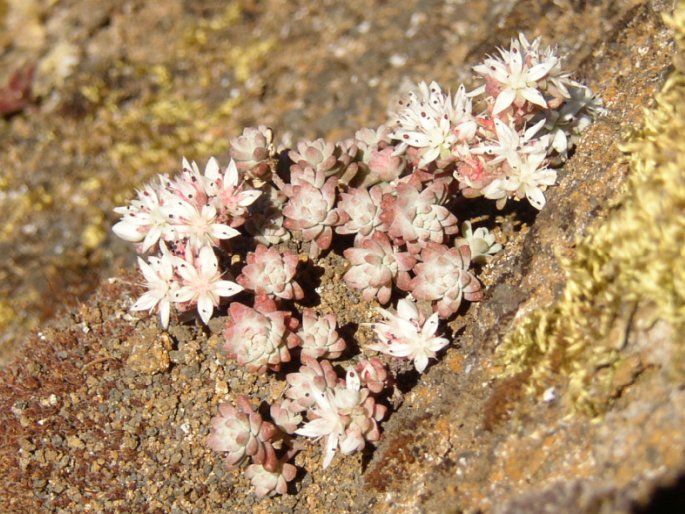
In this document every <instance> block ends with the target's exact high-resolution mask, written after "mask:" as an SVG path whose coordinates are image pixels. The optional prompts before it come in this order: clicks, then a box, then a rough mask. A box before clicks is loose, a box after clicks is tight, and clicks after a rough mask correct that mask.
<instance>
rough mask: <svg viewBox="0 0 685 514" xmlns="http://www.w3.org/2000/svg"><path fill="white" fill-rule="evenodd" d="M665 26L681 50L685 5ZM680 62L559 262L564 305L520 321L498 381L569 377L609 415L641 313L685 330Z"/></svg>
mask: <svg viewBox="0 0 685 514" xmlns="http://www.w3.org/2000/svg"><path fill="white" fill-rule="evenodd" d="M666 20H667V22H668V23H669V24H670V26H671V27H673V29H674V30H675V32H676V41H677V43H678V46H679V49H680V50H682V49H683V48H684V46H685V6H683V5H682V4H681V6H680V7H679V8H678V9H677V10H676V12H675V13H674V15H673V16H672V17H670V18H666ZM676 65H677V67H676V70H675V72H674V73H673V74H672V75H671V77H670V78H669V79H668V81H667V83H666V84H665V86H664V88H663V90H662V91H661V93H659V95H658V96H657V98H656V103H657V106H656V107H655V108H654V109H651V110H649V111H646V113H645V122H644V125H643V127H642V128H641V129H640V130H639V131H638V132H636V133H635V134H633V135H632V136H631V138H630V140H629V142H628V143H626V144H625V145H624V146H623V149H624V150H625V151H626V152H628V153H629V156H628V160H629V162H630V164H631V168H632V171H633V172H632V175H631V178H630V179H629V181H628V185H627V187H626V190H625V192H624V194H622V195H621V198H620V199H619V200H618V202H617V205H616V206H615V207H614V209H613V210H612V211H611V213H610V214H609V216H608V218H607V219H606V221H604V222H603V223H601V224H599V225H597V226H595V227H593V229H592V230H591V231H590V235H589V236H588V237H586V238H585V239H584V240H583V241H581V242H580V244H579V245H578V247H577V252H576V254H575V256H574V257H573V258H572V259H570V260H568V261H567V262H565V263H564V266H565V269H566V270H567V274H568V280H567V283H566V285H565V289H564V292H563V294H562V296H561V298H560V300H559V301H558V302H556V303H555V304H554V305H552V306H550V307H548V308H543V309H539V310H537V311H535V312H533V313H531V314H530V315H529V316H528V317H527V318H526V319H524V320H522V321H521V322H520V323H519V324H518V325H517V327H516V328H515V329H514V330H513V331H512V332H511V333H510V334H509V335H508V337H507V338H506V340H505V342H504V343H503V344H502V345H501V346H500V348H499V349H498V351H497V359H498V361H499V364H500V365H501V366H502V367H503V369H504V373H503V375H504V376H511V375H515V374H519V373H523V372H526V373H530V375H529V376H530V378H529V380H528V382H527V383H528V385H529V386H530V388H531V390H540V389H542V388H544V387H546V386H547V385H548V383H550V382H554V381H556V380H558V379H559V378H560V377H567V379H568V399H569V400H570V405H571V406H572V407H573V408H574V409H575V410H579V411H582V412H584V413H587V414H589V415H598V414H601V413H602V412H603V411H604V410H605V408H606V407H607V405H608V404H609V403H610V402H611V400H612V398H613V397H614V396H615V395H616V391H615V390H612V388H614V387H615V380H614V379H615V375H616V371H617V370H619V369H621V370H622V371H623V370H624V369H626V367H627V365H628V364H631V363H632V361H629V359H630V358H631V355H629V354H627V353H625V352H622V351H621V350H622V349H623V348H624V346H625V344H626V342H627V339H628V336H629V330H631V327H634V325H635V324H634V320H633V316H634V314H635V312H636V309H637V308H638V307H640V311H641V312H643V313H644V312H648V313H649V315H648V319H644V316H643V318H642V319H641V320H640V323H641V324H640V326H641V327H642V328H645V327H649V326H650V325H652V324H653V323H655V322H656V321H657V320H661V322H666V323H667V324H668V325H669V326H670V332H671V333H672V334H682V333H683V331H685V267H684V266H683V263H684V262H685V245H683V241H685V75H684V74H683V71H684V70H683V67H682V66H681V65H680V63H679V62H678V61H677V60H676ZM637 328H638V329H639V328H640V327H637ZM677 348H678V350H676V351H675V353H674V354H673V355H672V356H671V359H669V361H668V366H669V367H670V368H671V369H669V370H668V371H670V372H671V376H677V377H679V378H681V379H682V378H685V347H683V345H682V344H680V345H677ZM627 363H628V364H627ZM631 365H632V364H631ZM500 369H502V368H500Z"/></svg>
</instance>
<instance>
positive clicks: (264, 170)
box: [230, 125, 275, 180]
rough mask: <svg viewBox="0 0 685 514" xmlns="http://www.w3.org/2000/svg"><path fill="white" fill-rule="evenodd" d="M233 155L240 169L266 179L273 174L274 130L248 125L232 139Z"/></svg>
mask: <svg viewBox="0 0 685 514" xmlns="http://www.w3.org/2000/svg"><path fill="white" fill-rule="evenodd" d="M230 143H231V150H230V154H231V157H232V158H233V159H234V160H235V162H236V165H237V167H238V169H239V170H240V171H242V172H244V173H246V174H247V176H249V177H253V178H257V179H261V180H266V179H268V178H269V176H270V175H271V167H270V165H269V160H270V159H271V158H272V157H273V156H274V154H275V151H274V146H273V131H272V130H271V129H270V128H268V127H266V126H264V125H260V126H259V127H257V128H254V127H248V128H246V129H244V130H243V133H242V135H240V136H238V137H234V138H232V139H231V140H230Z"/></svg>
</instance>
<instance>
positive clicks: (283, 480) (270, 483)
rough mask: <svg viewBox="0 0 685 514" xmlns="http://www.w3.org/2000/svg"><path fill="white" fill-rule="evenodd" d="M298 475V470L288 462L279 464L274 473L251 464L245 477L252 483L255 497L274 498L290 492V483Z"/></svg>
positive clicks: (259, 465) (263, 467) (261, 466)
mask: <svg viewBox="0 0 685 514" xmlns="http://www.w3.org/2000/svg"><path fill="white" fill-rule="evenodd" d="M296 475H297V468H296V467H295V466H293V465H292V464H289V463H287V462H279V463H278V464H277V465H276V468H275V469H274V470H273V471H270V470H269V469H267V468H266V467H265V466H263V465H261V464H251V465H249V466H248V467H247V469H246V470H245V477H246V478H247V479H248V480H249V481H250V482H252V487H254V490H255V495H257V497H259V498H261V497H263V496H267V495H268V496H274V495H276V494H285V493H287V492H288V482H292V481H293V480H294V479H295V476H296Z"/></svg>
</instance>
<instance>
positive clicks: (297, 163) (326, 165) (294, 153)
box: [288, 138, 340, 177]
mask: <svg viewBox="0 0 685 514" xmlns="http://www.w3.org/2000/svg"><path fill="white" fill-rule="evenodd" d="M339 153H340V149H339V148H337V147H336V145H335V144H334V143H331V142H327V141H325V140H323V139H321V138H319V139H317V140H315V141H299V142H298V143H297V149H296V150H291V151H290V152H289V153H288V157H290V159H291V160H292V161H293V163H294V164H293V165H292V166H291V168H290V171H291V173H292V172H293V170H295V172H297V170H298V168H299V169H304V168H307V167H310V168H312V169H314V170H315V171H321V172H323V173H324V174H325V175H326V176H327V177H330V176H331V175H335V174H336V173H337V172H338V170H339V165H338V164H339V163H338V154H339Z"/></svg>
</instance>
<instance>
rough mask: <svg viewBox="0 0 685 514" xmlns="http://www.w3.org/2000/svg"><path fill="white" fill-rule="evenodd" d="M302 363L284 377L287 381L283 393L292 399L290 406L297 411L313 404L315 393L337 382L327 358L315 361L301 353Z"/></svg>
mask: <svg viewBox="0 0 685 514" xmlns="http://www.w3.org/2000/svg"><path fill="white" fill-rule="evenodd" d="M302 364H303V366H301V367H300V369H299V371H297V372H296V373H289V374H288V375H286V377H285V379H286V381H287V382H288V387H287V389H286V390H285V395H286V396H287V397H288V398H290V399H291V400H293V403H292V404H291V408H292V409H295V410H297V411H298V412H299V411H303V410H306V409H307V408H308V407H311V406H312V405H314V401H315V400H314V396H315V395H316V394H318V393H321V392H323V391H326V390H327V389H331V388H333V387H335V386H336V384H337V382H338V375H336V373H335V371H334V370H333V366H331V363H330V362H328V361H327V360H321V361H317V360H316V359H314V358H312V357H308V356H307V355H303V356H302Z"/></svg>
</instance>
